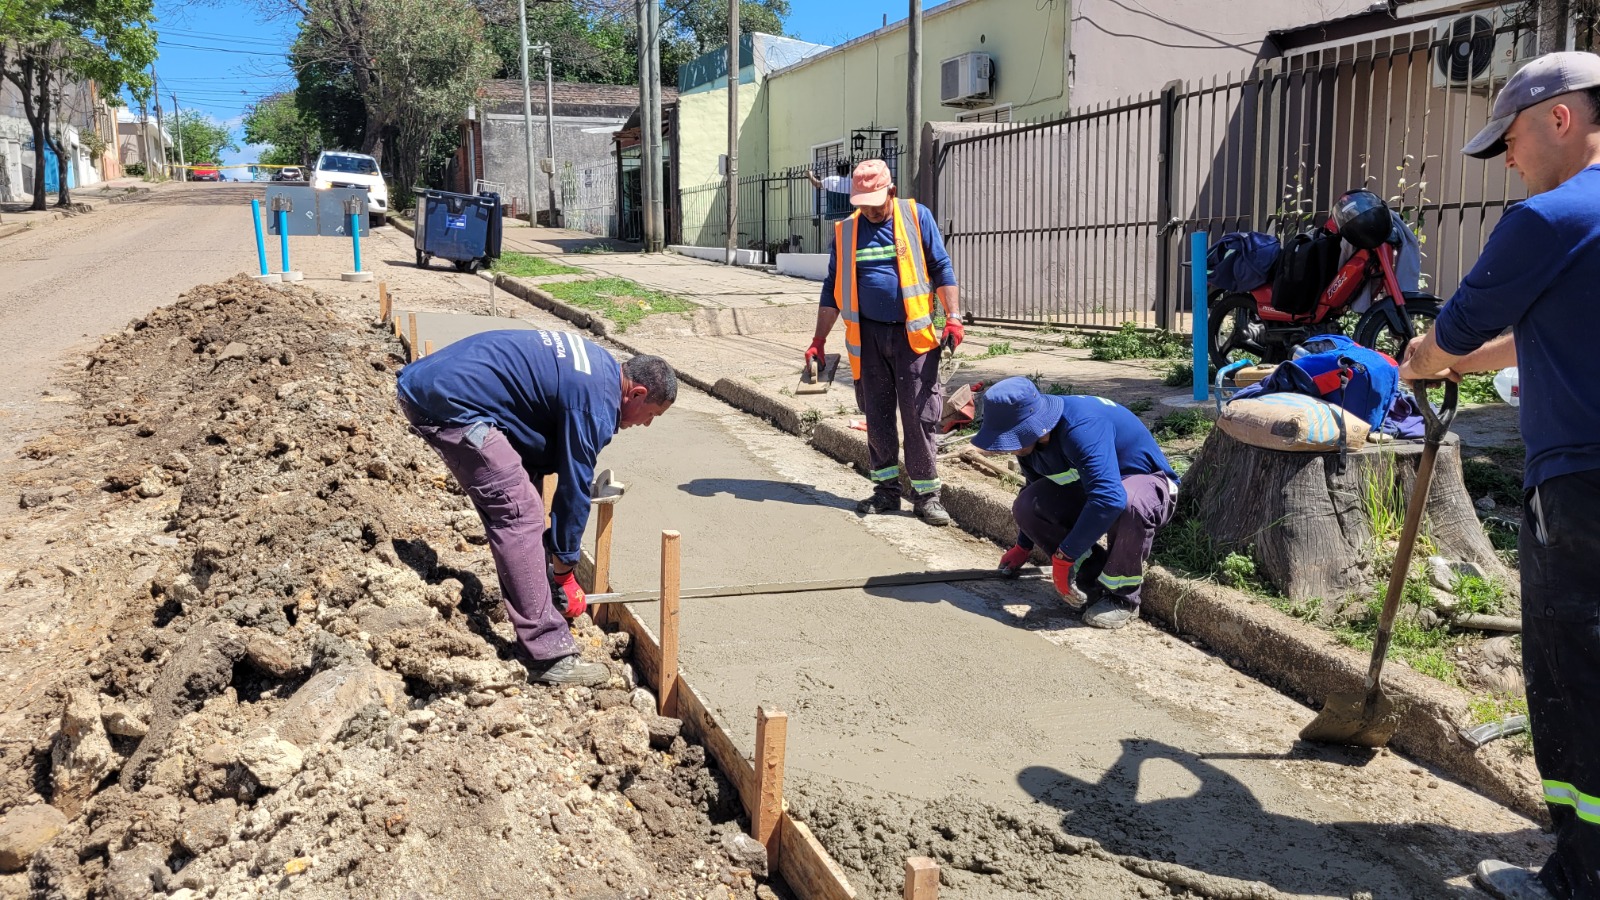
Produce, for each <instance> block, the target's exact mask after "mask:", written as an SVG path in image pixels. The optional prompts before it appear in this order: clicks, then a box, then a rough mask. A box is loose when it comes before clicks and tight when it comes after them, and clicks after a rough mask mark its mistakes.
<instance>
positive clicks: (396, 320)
mask: <svg viewBox="0 0 1600 900" xmlns="http://www.w3.org/2000/svg"><path fill="white" fill-rule="evenodd" d="M389 324H390V325H393V326H394V336H395V338H396V339H397V340H398V339H399V337H400V320H399V318H394V319H390V320H389Z"/></svg>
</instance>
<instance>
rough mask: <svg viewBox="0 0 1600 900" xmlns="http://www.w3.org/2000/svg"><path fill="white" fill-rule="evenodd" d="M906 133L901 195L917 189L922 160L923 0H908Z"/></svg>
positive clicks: (912, 192)
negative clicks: (909, 18) (909, 3)
mask: <svg viewBox="0 0 1600 900" xmlns="http://www.w3.org/2000/svg"><path fill="white" fill-rule="evenodd" d="M906 40H907V42H908V43H909V46H908V47H907V48H906V133H905V137H904V138H903V139H902V140H901V141H900V145H901V146H903V147H905V148H906V159H905V170H904V171H902V172H901V173H900V174H901V177H900V178H899V179H897V180H898V181H899V182H900V192H899V193H900V196H902V197H912V196H915V195H916V192H917V174H918V173H917V167H918V166H919V165H920V164H921V162H922V0H911V20H910V21H909V22H907V23H906Z"/></svg>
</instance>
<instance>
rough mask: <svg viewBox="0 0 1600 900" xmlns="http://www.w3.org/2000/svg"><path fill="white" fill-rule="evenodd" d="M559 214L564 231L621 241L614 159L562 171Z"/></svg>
mask: <svg viewBox="0 0 1600 900" xmlns="http://www.w3.org/2000/svg"><path fill="white" fill-rule="evenodd" d="M561 197H562V210H561V215H562V219H563V224H564V225H565V226H566V227H567V228H574V229H577V230H578V231H587V232H589V233H590V234H597V235H600V236H602V237H615V238H621V237H622V236H623V235H622V231H623V230H622V228H621V227H620V223H619V221H618V217H619V210H620V207H619V206H618V203H617V163H616V160H615V159H607V160H602V161H598V162H592V163H586V164H584V165H581V166H574V165H572V164H571V163H568V164H567V165H565V166H563V167H562V169H561Z"/></svg>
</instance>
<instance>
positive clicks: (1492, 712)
mask: <svg viewBox="0 0 1600 900" xmlns="http://www.w3.org/2000/svg"><path fill="white" fill-rule="evenodd" d="M1467 712H1468V714H1469V715H1470V716H1471V717H1472V724H1473V725H1489V724H1492V723H1495V722H1503V721H1505V720H1506V719H1509V718H1511V717H1512V716H1526V715H1527V714H1528V698H1526V697H1516V696H1512V695H1511V694H1497V693H1488V694H1478V695H1477V696H1475V697H1473V698H1472V699H1470V700H1468V701H1467ZM1505 740H1506V741H1507V742H1508V743H1509V745H1510V747H1511V752H1512V753H1515V754H1519V755H1521V756H1532V755H1533V734H1532V733H1530V732H1527V731H1524V732H1522V733H1521V734H1514V735H1511V736H1510V737H1507V738H1506V739H1505Z"/></svg>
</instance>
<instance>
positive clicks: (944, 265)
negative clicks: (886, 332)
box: [822, 203, 956, 322]
mask: <svg viewBox="0 0 1600 900" xmlns="http://www.w3.org/2000/svg"><path fill="white" fill-rule="evenodd" d="M916 206H917V222H918V224H919V225H920V226H921V228H922V251H923V257H924V258H925V259H926V260H927V261H928V284H929V285H930V286H932V287H933V288H934V290H938V289H939V288H942V287H955V286H956V268H955V266H954V265H953V264H952V263H951V262H950V254H949V252H947V251H946V250H945V249H944V236H943V235H941V234H940V233H939V226H938V225H937V224H936V223H935V222H934V221H933V213H932V212H930V211H929V210H928V208H927V207H926V206H923V205H922V204H921V203H918V204H917V205H916ZM909 225H910V223H907V226H908V227H909ZM838 246H839V245H838V242H837V240H836V241H834V242H833V243H832V244H831V245H830V246H829V249H828V277H827V278H824V279H823V280H822V305H823V306H827V307H830V308H833V309H838V308H839V303H838V301H836V300H834V299H833V283H834V280H835V278H836V275H835V272H834V269H835V268H836V267H837V266H838V264H839V253H838ZM856 303H857V304H858V305H859V307H860V309H861V314H862V315H863V316H865V317H867V318H869V319H871V320H873V321H874V322H904V321H905V320H906V304H905V301H903V300H901V299H900V270H899V268H898V267H897V265H896V262H895V258H894V216H890V217H889V218H887V219H884V220H883V222H882V223H877V222H873V221H872V220H871V219H868V218H867V217H866V216H861V217H860V218H859V219H858V221H857V223H856Z"/></svg>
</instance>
